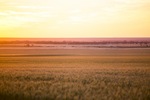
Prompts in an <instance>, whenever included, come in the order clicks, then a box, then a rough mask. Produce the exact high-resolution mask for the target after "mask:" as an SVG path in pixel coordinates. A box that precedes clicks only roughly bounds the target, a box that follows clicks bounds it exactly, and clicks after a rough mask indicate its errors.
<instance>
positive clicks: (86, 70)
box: [0, 48, 150, 100]
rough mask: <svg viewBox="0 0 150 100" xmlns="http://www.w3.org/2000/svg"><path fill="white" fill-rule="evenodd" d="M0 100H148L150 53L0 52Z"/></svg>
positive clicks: (113, 50)
mask: <svg viewBox="0 0 150 100" xmlns="http://www.w3.org/2000/svg"><path fill="white" fill-rule="evenodd" d="M0 100H150V49H148V48H147V49H144V48H143V49H140V48H138V49H136V48H134V49H133V48H130V49H129V48H122V49H121V48H108V49H67V50H65V49H62V50H60V49H57V50H53V49H37V48H36V49H34V48H33V49H29V48H27V49H25V48H23V49H20V48H19V49H13V48H12V49H10V48H9V49H8V48H6V49H5V48H3V49H0Z"/></svg>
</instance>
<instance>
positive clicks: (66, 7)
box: [0, 0, 150, 38]
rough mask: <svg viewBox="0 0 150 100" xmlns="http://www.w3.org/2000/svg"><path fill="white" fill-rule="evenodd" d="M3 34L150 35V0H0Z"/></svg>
mask: <svg viewBox="0 0 150 100" xmlns="http://www.w3.org/2000/svg"><path fill="white" fill-rule="evenodd" d="M0 37H15V38H17V37H21V38H28V37H29V38H36V37H37V38H67V37H71V38H78V37H94V38H102V37H106V38H107V37H150V0H0Z"/></svg>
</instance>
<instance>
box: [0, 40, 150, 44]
mask: <svg viewBox="0 0 150 100" xmlns="http://www.w3.org/2000/svg"><path fill="white" fill-rule="evenodd" d="M149 43H150V41H113V40H112V41H89V42H88V41H0V44H149Z"/></svg>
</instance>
